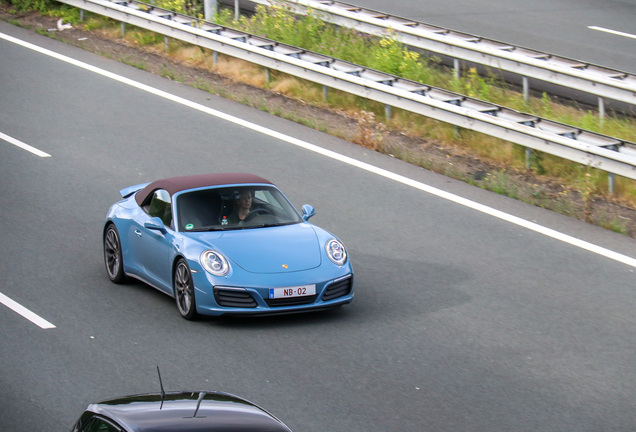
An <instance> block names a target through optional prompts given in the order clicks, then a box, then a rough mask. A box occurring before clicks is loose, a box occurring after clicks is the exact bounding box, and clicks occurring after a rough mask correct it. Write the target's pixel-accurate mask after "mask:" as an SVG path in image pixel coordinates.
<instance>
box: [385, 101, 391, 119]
mask: <svg viewBox="0 0 636 432" xmlns="http://www.w3.org/2000/svg"><path fill="white" fill-rule="evenodd" d="M384 118H385V119H386V121H389V120H391V105H384Z"/></svg>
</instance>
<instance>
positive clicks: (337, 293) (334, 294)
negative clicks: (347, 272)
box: [322, 277, 352, 301]
mask: <svg viewBox="0 0 636 432" xmlns="http://www.w3.org/2000/svg"><path fill="white" fill-rule="evenodd" d="M351 288H352V287H351V278H350V277H349V278H347V279H344V280H341V281H338V282H334V283H332V284H331V285H329V286H328V287H327V289H326V290H325V292H324V293H323V294H322V301H329V300H333V299H335V298H338V297H342V296H345V295H347V294H349V293H350V292H351Z"/></svg>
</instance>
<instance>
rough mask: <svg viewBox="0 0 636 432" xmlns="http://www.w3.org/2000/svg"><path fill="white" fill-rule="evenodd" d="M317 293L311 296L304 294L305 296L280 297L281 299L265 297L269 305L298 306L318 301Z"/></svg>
mask: <svg viewBox="0 0 636 432" xmlns="http://www.w3.org/2000/svg"><path fill="white" fill-rule="evenodd" d="M316 297H317V296H316V295H315V294H314V295H311V296H303V297H290V298H280V299H270V298H267V299H265V303H267V306H269V307H277V306H296V305H304V304H309V303H313V302H315V301H316Z"/></svg>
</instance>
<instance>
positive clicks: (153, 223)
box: [144, 216, 167, 234]
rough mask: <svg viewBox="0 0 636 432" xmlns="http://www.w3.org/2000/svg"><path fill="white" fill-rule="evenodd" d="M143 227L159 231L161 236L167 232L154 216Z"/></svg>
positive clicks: (161, 222) (159, 220) (160, 221)
mask: <svg viewBox="0 0 636 432" xmlns="http://www.w3.org/2000/svg"><path fill="white" fill-rule="evenodd" d="M144 227H145V228H148V229H151V230H156V231H160V232H161V233H162V234H165V233H166V232H167V231H166V227H165V225H164V224H163V221H162V220H161V219H159V218H158V217H156V216H155V217H152V218H150V219H148V220H147V221H146V222H145V223H144Z"/></svg>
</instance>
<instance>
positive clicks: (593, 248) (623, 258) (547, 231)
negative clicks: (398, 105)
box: [0, 33, 636, 267]
mask: <svg viewBox="0 0 636 432" xmlns="http://www.w3.org/2000/svg"><path fill="white" fill-rule="evenodd" d="M0 38H3V39H5V40H8V41H9V42H13V43H16V44H18V45H21V46H24V47H26V48H29V49H32V50H34V51H37V52H40V53H42V54H46V55H48V56H51V57H53V58H56V59H59V60H62V61H64V62H67V63H70V64H72V65H75V66H78V67H81V68H84V69H86V70H89V71H92V72H95V73H97V74H99V75H102V76H105V77H108V78H111V79H113V80H116V81H119V82H121V83H123V84H126V85H130V86H132V87H135V88H137V89H140V90H143V91H146V92H148V93H151V94H154V95H156V96H159V97H162V98H165V99H168V100H170V101H173V102H176V103H179V104H181V105H184V106H187V107H189V108H192V109H195V110H198V111H201V112H203V113H206V114H209V115H211V116H215V117H218V118H221V119H223V120H227V121H229V122H232V123H234V124H237V125H240V126H243V127H245V128H248V129H251V130H253V131H256V132H259V133H262V134H264V135H268V136H271V137H273V138H276V139H279V140H281V141H285V142H287V143H289V144H293V145H295V146H298V147H301V148H304V149H306V150H310V151H312V152H315V153H318V154H321V155H323V156H327V157H329V158H331V159H334V160H337V161H340V162H343V163H346V164H349V165H351V166H355V167H357V168H360V169H363V170H366V171H369V172H371V173H374V174H377V175H380V176H382V177H385V178H388V179H391V180H394V181H396V182H399V183H402V184H404V185H407V186H411V187H413V188H416V189H419V190H421V191H424V192H427V193H430V194H432V195H435V196H438V197H440V198H444V199H446V200H449V201H452V202H454V203H457V204H460V205H463V206H465V207H469V208H471V209H474V210H477V211H479V212H482V213H485V214H488V215H490V216H494V217H496V218H499V219H501V220H504V221H507V222H510V223H513V224H515V225H518V226H521V227H524V228H527V229H529V230H532V231H535V232H537V233H540V234H543V235H546V236H548V237H552V238H554V239H556V240H559V241H562V242H564V243H568V244H570V245H573V246H576V247H578V248H581V249H584V250H587V251H590V252H593V253H595V254H598V255H602V256H604V257H606V258H609V259H612V260H615V261H618V262H621V263H623V264H626V265H628V266H632V267H636V259H635V258H631V257H629V256H627V255H623V254H620V253H618V252H614V251H612V250H609V249H606V248H603V247H601V246H597V245H595V244H592V243H589V242H586V241H584V240H581V239H578V238H575V237H572V236H569V235H567V234H563V233H561V232H559V231H555V230H553V229H551V228H547V227H544V226H541V225H539V224H536V223H534V222H530V221H527V220H525V219H522V218H519V217H516V216H513V215H510V214H507V213H504V212H502V211H499V210H497V209H494V208H491V207H488V206H485V205H483V204H479V203H477V202H475V201H471V200H468V199H466V198H462V197H460V196H458V195H454V194H452V193H449V192H446V191H443V190H441V189H437V188H435V187H433V186H429V185H427V184H424V183H420V182H418V181H415V180H412V179H410V178H407V177H404V176H402V175H399V174H395V173H393V172H391V171H387V170H385V169H382V168H378V167H376V166H373V165H370V164H368V163H366V162H362V161H359V160H357V159H353V158H350V157H348V156H344V155H341V154H339V153H336V152H334V151H331V150H327V149H324V148H322V147H318V146H317V145H314V144H311V143H308V142H306V141H302V140H299V139H297V138H294V137H290V136H288V135H284V134H282V133H280V132H276V131H273V130H271V129H267V128H266V127H264V126H259V125H257V124H254V123H251V122H249V121H246V120H243V119H240V118H238V117H234V116H231V115H229V114H226V113H223V112H220V111H217V110H214V109H212V108H208V107H206V106H204V105H200V104H198V103H195V102H192V101H189V100H187V99H184V98H182V97H179V96H175V95H173V94H170V93H167V92H164V91H162V90H158V89H156V88H154V87H150V86H148V85H145V84H142V83H139V82H137V81H133V80H131V79H129V78H125V77H123V76H121V75H117V74H114V73H112V72H108V71H105V70H103V69H100V68H97V67H95V66H91V65H89V64H87V63H84V62H81V61H78V60H75V59H72V58H70V57H66V56H64V55H61V54H58V53H55V52H53V51H50V50H47V49H45V48H41V47H39V46H37V45H33V44H31V43H28V42H25V41H22V40H20V39H16V38H14V37H11V36H8V35H5V34H3V33H0Z"/></svg>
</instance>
